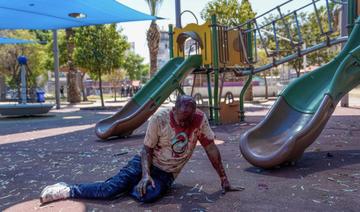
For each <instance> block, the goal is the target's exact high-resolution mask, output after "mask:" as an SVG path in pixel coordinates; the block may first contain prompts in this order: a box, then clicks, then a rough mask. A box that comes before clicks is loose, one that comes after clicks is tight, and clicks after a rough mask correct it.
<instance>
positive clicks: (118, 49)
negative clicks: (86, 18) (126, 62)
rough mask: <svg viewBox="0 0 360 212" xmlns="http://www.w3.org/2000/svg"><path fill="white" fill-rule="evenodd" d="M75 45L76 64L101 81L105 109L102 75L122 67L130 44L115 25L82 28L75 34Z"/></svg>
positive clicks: (101, 94)
mask: <svg viewBox="0 0 360 212" xmlns="http://www.w3.org/2000/svg"><path fill="white" fill-rule="evenodd" d="M75 44H76V49H75V61H76V64H77V65H79V66H80V67H83V68H85V69H87V70H89V71H90V75H92V76H95V78H96V79H97V80H98V81H99V89H100V98H101V106H102V107H104V106H105V105H104V97H103V92H102V75H103V74H106V73H111V72H112V71H114V70H115V69H117V68H119V67H120V66H121V62H122V58H123V57H124V54H125V51H126V50H127V49H128V48H129V44H128V43H127V41H126V39H125V37H124V36H122V35H121V34H120V32H117V31H116V25H115V24H111V25H96V26H88V27H81V28H79V30H77V32H76V34H75Z"/></svg>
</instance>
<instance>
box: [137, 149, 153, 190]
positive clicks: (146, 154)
mask: <svg viewBox="0 0 360 212" xmlns="http://www.w3.org/2000/svg"><path fill="white" fill-rule="evenodd" d="M152 153H153V149H152V148H150V147H148V146H146V145H144V147H143V150H142V151H141V168H142V179H141V180H140V182H139V183H138V185H137V190H138V192H139V194H140V196H143V195H144V194H145V193H146V187H147V186H148V185H149V184H151V185H152V187H154V188H155V182H154V180H153V179H152V177H151V176H150V167H151V164H152Z"/></svg>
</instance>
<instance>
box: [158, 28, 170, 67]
mask: <svg viewBox="0 0 360 212" xmlns="http://www.w3.org/2000/svg"><path fill="white" fill-rule="evenodd" d="M169 59H170V54H169V33H168V32H167V31H165V30H161V31H160V42H159V52H158V56H157V67H158V69H160V68H161V67H163V66H164V65H165V63H167V62H168V61H169Z"/></svg>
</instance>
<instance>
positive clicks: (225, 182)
mask: <svg viewBox="0 0 360 212" xmlns="http://www.w3.org/2000/svg"><path fill="white" fill-rule="evenodd" d="M221 188H222V190H221V193H222V194H225V193H226V192H232V191H242V190H244V188H242V187H238V188H235V187H232V186H231V185H230V182H229V180H228V179H227V178H226V177H223V178H221Z"/></svg>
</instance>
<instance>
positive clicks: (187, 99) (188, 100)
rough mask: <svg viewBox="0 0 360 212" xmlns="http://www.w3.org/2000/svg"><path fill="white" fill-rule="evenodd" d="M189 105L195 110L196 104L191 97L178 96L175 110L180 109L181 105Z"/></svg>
mask: <svg viewBox="0 0 360 212" xmlns="http://www.w3.org/2000/svg"><path fill="white" fill-rule="evenodd" d="M184 103H185V104H186V105H187V104H191V105H192V106H193V108H194V109H196V102H195V100H194V99H193V98H192V96H189V95H180V96H178V97H177V98H176V102H175V108H180V107H181V106H182V104H184Z"/></svg>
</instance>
